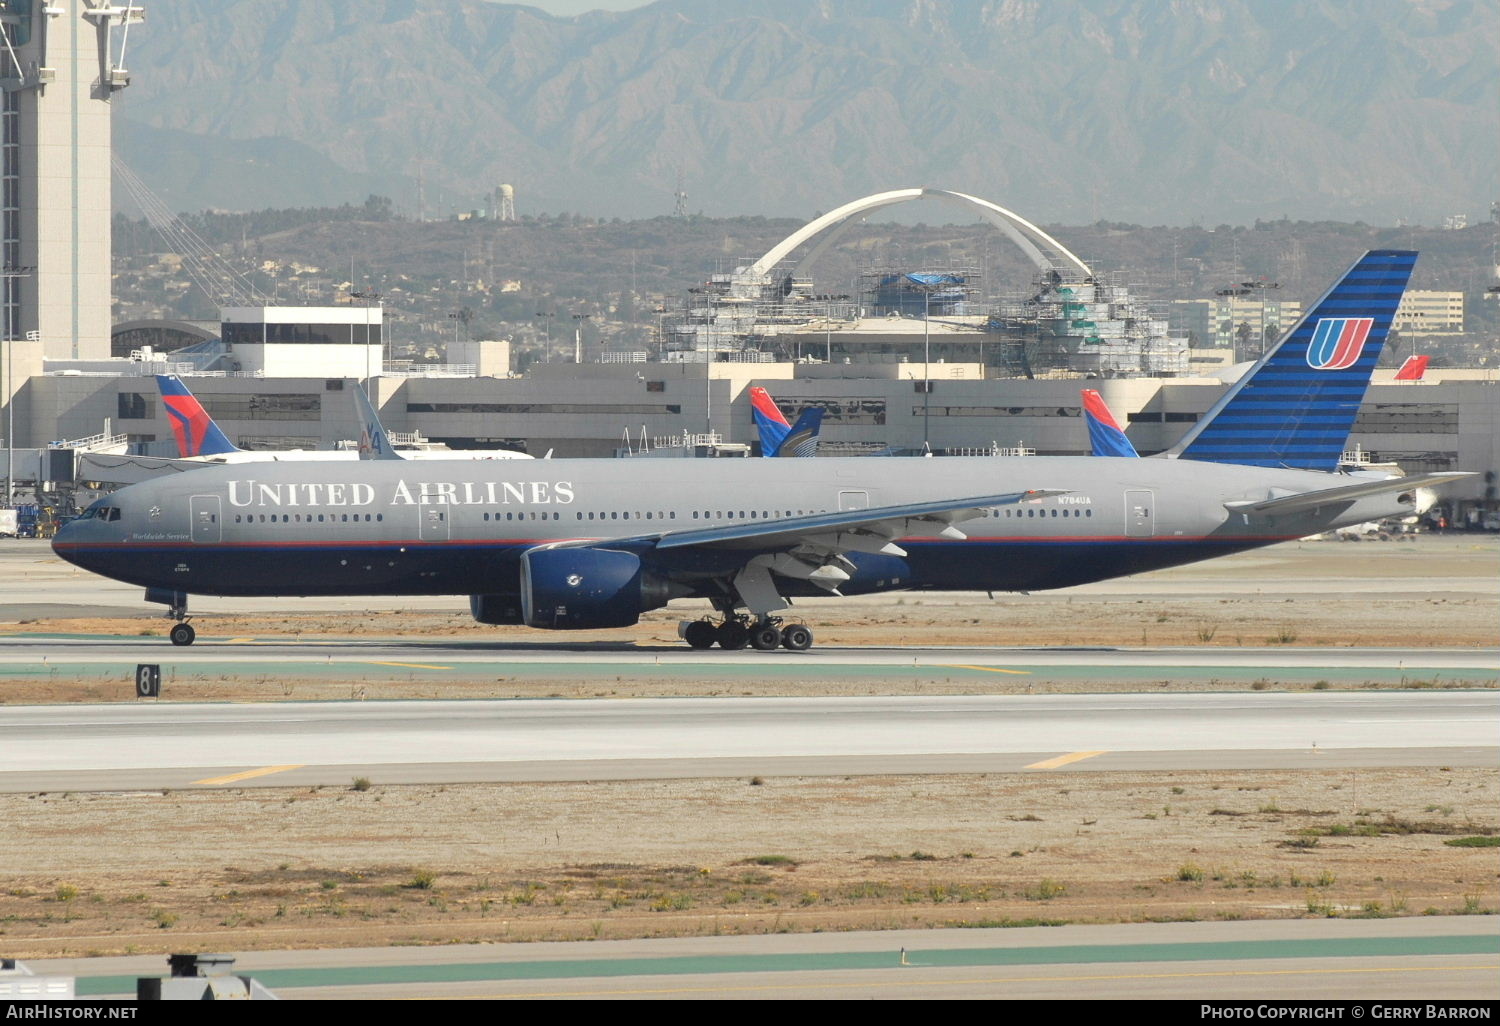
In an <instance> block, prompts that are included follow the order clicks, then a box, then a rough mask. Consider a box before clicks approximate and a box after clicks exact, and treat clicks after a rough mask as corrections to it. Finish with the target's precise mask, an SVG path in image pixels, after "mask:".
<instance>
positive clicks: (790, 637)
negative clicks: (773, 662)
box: [781, 623, 813, 652]
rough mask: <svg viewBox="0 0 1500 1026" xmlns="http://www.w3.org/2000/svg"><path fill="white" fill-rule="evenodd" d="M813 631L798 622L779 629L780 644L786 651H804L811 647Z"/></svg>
mask: <svg viewBox="0 0 1500 1026" xmlns="http://www.w3.org/2000/svg"><path fill="white" fill-rule="evenodd" d="M812 643H813V633H812V631H810V630H808V629H807V628H806V627H804V626H802V625H801V624H800V623H794V624H792V625H791V626H790V627H783V628H782V629H781V644H782V646H783V647H785V648H786V649H787V650H788V651H792V652H806V651H807V650H808V649H810V648H812Z"/></svg>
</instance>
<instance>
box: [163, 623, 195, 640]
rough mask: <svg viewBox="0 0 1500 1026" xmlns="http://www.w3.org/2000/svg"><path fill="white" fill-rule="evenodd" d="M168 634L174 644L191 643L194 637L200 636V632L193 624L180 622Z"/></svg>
mask: <svg viewBox="0 0 1500 1026" xmlns="http://www.w3.org/2000/svg"><path fill="white" fill-rule="evenodd" d="M168 636H169V637H170V638H171V639H172V644H174V645H191V644H192V643H193V639H194V638H196V637H197V636H198V632H197V631H195V630H193V627H192V625H191V624H186V623H179V624H177V625H176V626H175V627H173V628H172V631H171V633H170V634H169V635H168Z"/></svg>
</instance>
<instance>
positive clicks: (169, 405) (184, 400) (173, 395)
mask: <svg viewBox="0 0 1500 1026" xmlns="http://www.w3.org/2000/svg"><path fill="white" fill-rule="evenodd" d="M156 387H157V388H159V389H161V401H162V405H163V406H164V407H166V410H167V420H168V422H169V423H170V424H171V425H172V434H174V435H176V436H177V455H178V456H179V457H183V458H186V457H189V456H222V455H223V454H224V453H229V452H239V451H240V448H239V446H237V445H235V444H234V443H233V442H231V441H230V440H229V436H227V435H226V434H224V432H223V431H220V430H219V425H217V424H215V423H214V421H213V418H212V417H210V416H209V415H208V411H207V410H205V409H204V408H203V404H202V403H200V402H199V401H198V399H197V397H196V396H194V395H193V393H192V392H190V391H188V387H187V386H186V385H184V384H183V383H182V379H181V378H179V377H178V376H177V375H176V374H158V375H157V376H156Z"/></svg>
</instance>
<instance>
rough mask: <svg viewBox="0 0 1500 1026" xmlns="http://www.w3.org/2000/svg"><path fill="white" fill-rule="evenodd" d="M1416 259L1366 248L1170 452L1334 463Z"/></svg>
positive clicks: (1212, 458)
mask: <svg viewBox="0 0 1500 1026" xmlns="http://www.w3.org/2000/svg"><path fill="white" fill-rule="evenodd" d="M1416 262H1417V254H1416V253H1415V252H1412V251H1410V250H1395V249H1383V250H1371V251H1370V252H1368V253H1366V254H1365V255H1364V256H1363V257H1361V258H1360V259H1359V260H1358V261H1357V262H1356V263H1355V264H1354V266H1353V267H1351V268H1350V269H1349V271H1348V273H1347V274H1345V275H1344V276H1343V277H1342V278H1340V279H1339V280H1338V283H1337V284H1335V285H1334V286H1333V287H1332V288H1331V289H1329V290H1328V291H1327V292H1326V293H1324V294H1323V297H1322V298H1321V299H1319V300H1318V301H1317V302H1316V303H1314V304H1313V305H1312V307H1311V309H1310V310H1309V312H1308V314H1307V315H1306V316H1305V317H1303V318H1302V320H1301V321H1299V322H1298V323H1297V326H1296V327H1295V328H1293V329H1292V330H1291V331H1290V332H1289V333H1287V334H1286V335H1285V336H1283V337H1282V339H1281V341H1280V342H1278V343H1277V344H1276V345H1275V346H1274V347H1273V348H1272V349H1271V350H1270V351H1269V352H1267V353H1266V355H1265V356H1263V357H1261V358H1260V360H1259V361H1258V362H1257V363H1256V364H1255V365H1254V366H1253V367H1251V368H1250V370H1249V372H1248V373H1246V374H1245V376H1244V377H1242V378H1240V380H1239V381H1238V382H1236V383H1235V384H1234V385H1233V386H1231V387H1230V389H1229V391H1228V392H1226V393H1225V394H1224V396H1223V398H1221V399H1220V400H1219V401H1218V402H1217V403H1215V404H1214V406H1213V408H1212V409H1210V410H1209V411H1208V413H1207V414H1206V415H1205V416H1204V418H1203V419H1202V420H1201V421H1199V422H1198V424H1197V425H1196V426H1195V427H1194V428H1193V429H1192V430H1191V431H1189V432H1188V433H1187V435H1186V436H1184V437H1183V439H1182V441H1180V442H1178V443H1177V445H1176V446H1174V447H1173V448H1172V450H1170V451H1169V452H1168V453H1167V455H1169V456H1180V457H1182V458H1183V459H1190V460H1206V461H1208V462H1213V463H1240V464H1245V465H1247V466H1258V467H1294V468H1298V469H1302V470H1323V471H1332V470H1334V469H1336V468H1337V466H1338V462H1339V456H1340V455H1342V453H1343V451H1344V448H1345V445H1346V444H1347V443H1348V440H1349V431H1350V429H1351V428H1352V427H1353V426H1354V417H1355V415H1356V414H1357V413H1358V412H1359V405H1360V403H1361V402H1362V401H1363V400H1364V396H1365V390H1366V389H1367V388H1368V387H1369V384H1370V376H1371V375H1372V374H1373V373H1374V370H1375V363H1376V361H1377V360H1379V359H1380V350H1381V348H1382V347H1383V346H1384V345H1385V338H1386V334H1387V333H1388V332H1389V331H1390V327H1391V320H1392V319H1393V318H1394V317H1395V315H1396V307H1397V306H1398V305H1399V304H1400V302H1401V294H1402V293H1403V292H1404V291H1405V290H1406V283H1407V281H1408V280H1409V279H1410V278H1411V271H1412V266H1413V265H1414V264H1415V263H1416Z"/></svg>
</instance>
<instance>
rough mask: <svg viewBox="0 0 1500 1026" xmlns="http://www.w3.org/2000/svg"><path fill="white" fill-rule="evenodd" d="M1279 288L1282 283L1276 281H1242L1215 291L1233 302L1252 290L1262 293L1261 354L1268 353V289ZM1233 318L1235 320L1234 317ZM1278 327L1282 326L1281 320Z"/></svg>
mask: <svg viewBox="0 0 1500 1026" xmlns="http://www.w3.org/2000/svg"><path fill="white" fill-rule="evenodd" d="M1279 288H1281V283H1280V282H1275V281H1264V280H1262V281H1242V282H1240V283H1239V284H1238V285H1233V286H1230V287H1229V288H1227V289H1219V291H1218V292H1216V293H1215V295H1218V296H1223V297H1225V298H1228V299H1229V300H1230V301H1231V302H1233V300H1234V299H1236V298H1238V297H1241V296H1248V295H1250V294H1251V293H1252V292H1259V293H1260V300H1259V302H1260V344H1259V348H1260V353H1259V355H1260V356H1265V355H1266V290H1267V289H1279ZM1231 320H1233V318H1232V317H1231ZM1277 327H1278V328H1279V327H1280V323H1279V322H1278V324H1277Z"/></svg>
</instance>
